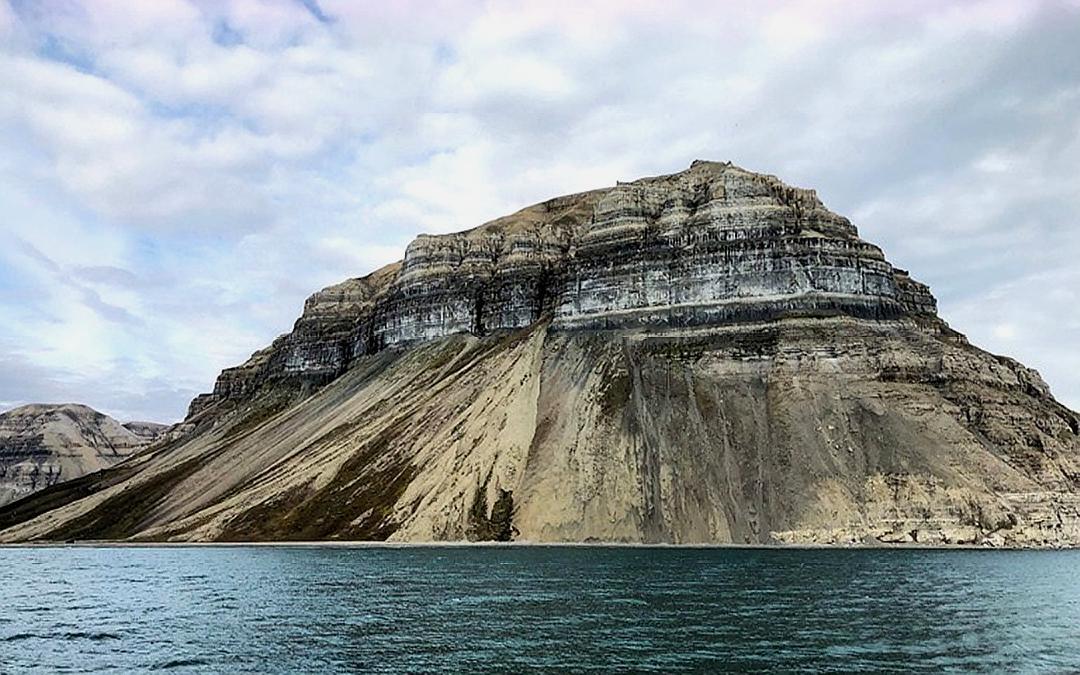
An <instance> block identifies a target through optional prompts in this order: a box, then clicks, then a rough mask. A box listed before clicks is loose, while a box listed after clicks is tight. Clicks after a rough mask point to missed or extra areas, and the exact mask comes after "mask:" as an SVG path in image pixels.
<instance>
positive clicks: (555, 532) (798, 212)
mask: <svg viewBox="0 0 1080 675" xmlns="http://www.w3.org/2000/svg"><path fill="white" fill-rule="evenodd" d="M936 312H937V310H936V301H935V299H934V297H933V296H932V294H931V293H930V290H929V289H928V288H927V287H926V286H925V285H923V284H921V283H919V282H917V281H915V280H914V279H912V278H911V276H910V275H909V274H908V273H907V272H905V271H903V270H900V269H897V268H895V267H893V266H892V265H891V264H890V263H889V262H888V260H886V258H885V256H884V254H883V253H882V251H881V250H880V249H879V248H878V247H876V246H874V245H873V244H871V243H868V242H866V241H863V240H862V239H860V238H859V236H858V233H857V231H856V228H855V227H854V226H853V225H852V224H851V223H850V222H849V221H848V220H847V219H846V218H844V217H842V216H839V215H837V214H835V213H832V212H831V211H829V210H828V209H827V208H826V207H825V206H824V205H823V204H822V202H821V201H820V200H819V199H818V198H817V196H816V194H815V193H814V192H813V191H812V190H805V189H800V188H794V187H790V186H787V185H785V184H784V183H782V182H781V181H780V180H779V179H777V178H776V177H774V176H769V175H763V174H758V173H753V172H750V171H746V170H744V169H741V168H739V167H737V166H734V165H732V164H730V163H717V162H695V163H694V164H692V165H691V166H690V168H689V169H687V170H685V171H682V172H679V173H676V174H672V175H668V176H659V177H653V178H644V179H641V180H636V181H633V182H630V183H619V184H617V185H616V186H614V187H611V188H607V189H602V190H594V191H591V192H584V193H580V194H575V195H570V196H565V197H559V198H556V199H552V200H549V201H546V202H543V203H540V204H536V205H534V206H530V207H528V208H526V209H523V210H522V211H519V212H517V213H514V214H512V215H510V216H506V217H504V218H500V219H498V220H495V221H492V222H489V223H486V224H484V225H481V226H480V227H477V228H475V229H473V230H469V231H466V232H462V233H458V234H452V235H442V236H426V235H425V236H421V237H419V238H418V239H416V240H415V241H414V242H413V243H412V244H411V245H410V246H409V247H408V249H407V251H406V254H405V258H404V260H403V261H401V262H400V263H397V264H394V265H390V266H388V267H385V268H383V269H381V270H378V271H377V272H374V273H373V274H370V275H368V276H366V277H363V278H358V279H350V280H348V281H345V282H343V283H341V284H338V285H336V286H332V287H330V288H327V289H324V290H322V291H320V292H318V293H316V294H315V295H313V296H312V297H311V298H310V299H309V300H308V301H307V302H306V304H305V306H304V311H303V314H302V315H301V316H300V318H299V319H298V320H297V322H296V324H295V326H294V327H293V330H292V331H291V332H290V333H288V334H286V335H283V336H282V337H280V338H278V339H277V340H275V341H274V342H273V344H271V345H270V346H269V347H267V348H265V349H263V350H261V351H259V352H257V353H255V354H254V355H253V356H252V357H251V358H250V359H249V360H248V361H247V362H246V363H244V364H243V365H240V366H238V367H235V368H230V369H227V370H225V371H224V372H223V373H222V374H221V376H220V377H219V378H218V380H217V382H216V384H215V386H214V389H213V391H212V392H211V393H209V394H204V395H202V396H199V397H198V398H196V399H195V400H194V401H193V402H192V404H191V406H190V410H189V415H188V417H187V419H186V420H185V422H184V423H183V425H182V426H181V427H180V428H179V429H178V430H177V432H175V433H177V434H178V435H179V437H178V438H176V439H175V440H173V441H171V442H168V443H164V444H161V445H159V446H158V447H156V448H154V449H152V450H150V451H147V452H144V453H141V454H139V455H138V456H136V457H134V458H132V459H131V460H130V461H128V462H125V463H124V464H122V465H120V466H118V467H116V468H114V469H112V470H109V471H105V472H102V473H100V474H96V475H94V476H89V477H85V478H83V479H79V480H76V481H72V482H70V483H65V484H62V485H59V486H56V487H53V488H51V489H49V490H46V491H44V492H43V493H41V494H40V495H38V496H37V497H35V498H33V499H29V500H24V501H22V502H19V503H18V504H15V505H12V506H9V507H8V508H6V509H0V530H2V531H0V540H4V541H18V540H28V539H71V538H78V539H124V538H131V539H137V540H181V541H191V540H195V541H246V540H287V539H293V540H304V539H313V540H321V539H346V540H370V539H391V540H400V541H430V540H466V539H468V540H517V541H616V542H676V543H690V542H717V543H723V542H736V543H820V544H848V543H885V544H888V543H902V542H918V543H920V544H927V543H931V544H933V543H943V544H963V543H982V544H987V545H1008V546H1027V545H1036V546H1045V545H1066V544H1075V543H1077V542H1078V541H1080V417H1078V415H1077V414H1076V413H1074V412H1072V411H1070V410H1068V409H1067V408H1065V407H1063V406H1062V405H1060V404H1059V403H1057V402H1056V401H1055V400H1054V398H1053V397H1052V396H1051V394H1050V391H1049V389H1048V388H1047V386H1046V384H1045V383H1044V382H1043V380H1042V379H1041V378H1040V377H1039V375H1038V374H1037V373H1036V372H1035V371H1033V370H1031V369H1029V368H1026V367H1024V366H1023V365H1021V364H1019V363H1017V362H1016V361H1013V360H1012V359H1009V358H1005V357H1000V356H994V355H992V354H989V353H986V352H984V351H982V350H980V349H978V348H976V347H974V346H972V345H971V344H969V342H968V341H967V340H966V339H965V338H964V336H963V335H961V334H960V333H958V332H956V331H955V330H953V329H952V328H950V327H949V326H948V325H946V324H945V322H943V321H942V320H941V319H940V318H939V317H938V316H937V313H936Z"/></svg>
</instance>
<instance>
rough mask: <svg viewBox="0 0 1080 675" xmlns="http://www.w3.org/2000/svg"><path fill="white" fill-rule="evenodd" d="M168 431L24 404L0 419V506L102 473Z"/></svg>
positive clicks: (84, 410)
mask: <svg viewBox="0 0 1080 675" xmlns="http://www.w3.org/2000/svg"><path fill="white" fill-rule="evenodd" d="M167 428H168V427H166V426H164V425H161V424H154V423H151V422H128V423H127V424H120V423H119V422H117V421H116V420H114V419H113V418H111V417H109V416H108V415H104V414H102V413H99V412H97V411H96V410H93V409H91V408H88V407H86V406H83V405H72V404H68V405H40V404H36V405H26V406H22V407H20V408H15V409H14V410H9V411H7V412H5V413H2V414H0V505H2V504H7V503H8V502H12V501H15V500H17V499H21V498H22V497H25V496H27V495H29V494H31V493H33V492H36V491H38V490H43V489H45V488H47V487H49V486H51V485H55V484H57V483H59V482H61V481H66V480H71V479H73V478H79V477H80V476H83V475H86V474H88V473H93V472H95V471H100V470H101V469H105V468H108V467H110V466H113V465H115V464H117V463H118V462H120V461H122V460H124V459H126V458H127V457H129V456H130V455H131V454H132V453H133V452H135V451H137V450H140V449H142V448H144V447H146V446H147V445H149V444H151V443H152V442H154V441H155V440H157V439H158V438H159V437H161V436H162V435H163V434H164V433H165V431H166V430H167Z"/></svg>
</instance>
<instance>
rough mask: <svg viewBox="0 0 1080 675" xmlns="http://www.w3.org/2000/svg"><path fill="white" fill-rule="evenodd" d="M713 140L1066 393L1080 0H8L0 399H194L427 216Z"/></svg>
mask: <svg viewBox="0 0 1080 675" xmlns="http://www.w3.org/2000/svg"><path fill="white" fill-rule="evenodd" d="M699 158H700V159H712V160H718V161H725V160H730V161H733V162H735V163H736V164H738V165H740V166H743V167H745V168H747V169H751V170H755V171H761V172H764V173H771V174H775V175H777V176H779V177H780V178H781V179H783V180H784V181H785V182H787V183H789V184H792V185H798V186H801V187H810V188H814V189H816V190H817V191H818V194H819V196H820V197H821V198H822V200H823V201H824V202H825V204H826V205H827V206H828V207H829V208H830V209H832V210H833V211H836V212H838V213H841V214H843V215H846V216H848V217H849V218H851V219H852V220H853V222H854V223H855V224H856V225H857V226H858V227H859V230H860V232H861V234H862V236H863V237H864V238H866V239H867V240H869V241H872V242H874V243H876V244H878V245H880V246H881V247H882V248H883V249H884V250H885V252H886V254H887V256H888V257H889V259H890V260H891V261H892V262H893V263H894V264H895V265H897V266H899V267H902V268H905V269H909V270H911V271H912V274H913V276H915V277H916V278H918V279H919V280H921V281H924V282H926V283H928V284H930V285H931V287H932V289H933V290H934V292H935V294H936V295H937V297H938V299H939V301H940V308H941V314H942V316H943V317H944V318H945V319H946V320H947V321H948V322H949V323H950V324H951V325H952V326H953V327H954V328H956V329H958V330H960V331H961V332H963V333H965V334H966V335H968V337H969V338H970V339H971V340H972V342H974V343H975V344H977V345H979V346H981V347H983V348H986V349H988V350H990V351H993V352H995V353H1002V354H1007V355H1010V356H1013V357H1015V358H1017V359H1019V360H1021V361H1022V362H1024V363H1025V364H1027V365H1029V366H1032V367H1035V368H1037V369H1038V370H1039V371H1040V372H1041V373H1042V375H1043V376H1044V378H1045V379H1046V380H1047V382H1049V384H1050V385H1051V388H1052V390H1053V391H1054V393H1055V394H1056V395H1057V396H1058V398H1059V399H1060V400H1062V401H1063V402H1064V403H1066V404H1067V405H1070V406H1071V407H1072V408H1073V409H1080V350H1078V349H1077V346H1078V345H1080V310H1078V307H1080V173H1078V167H1080V0H1075V1H1074V0H1046V1H1045V2H1039V1H1037V0H1032V1H1030V2H1028V1H1024V0H1005V1H993V0H991V1H987V2H945V1H942V0H932V1H926V2H922V1H919V0H912V1H905V2H902V3H871V2H863V1H859V2H847V1H839V0H834V1H822V2H772V1H757V2H688V1H680V0H668V1H665V2H660V1H656V2H645V1H640V0H617V1H615V0H604V1H596V2H594V1H592V0H575V1H574V2H573V3H558V2H550V1H544V2H516V3H502V2H446V1H442V2H440V1H438V0H434V1H426V2H394V3H390V2H383V1H378V2H376V1H370V2H368V1H357V0H351V1H350V0H127V1H123V0H38V1H36V2H34V1H30V0H0V237H2V245H0V409H6V408H10V407H13V406H16V405H19V404H23V403H28V402H68V401H71V402H80V403H85V404H88V405H91V406H93V407H95V408H97V409H99V410H102V411H103V412H107V413H110V414H112V415H114V416H116V417H118V418H120V419H122V420H130V419H147V420H155V421H163V422H171V421H175V420H178V419H180V418H182V417H183V415H184V412H185V410H186V407H187V404H188V402H189V401H190V399H191V398H192V397H193V396H195V395H196V394H197V393H199V392H204V391H209V390H210V389H211V388H212V385H213V381H214V378H215V377H216V375H217V373H218V371H220V370H221V369H222V368H225V367H228V366H231V365H236V364H238V363H240V362H242V361H244V360H245V359H246V358H247V356H248V355H249V354H251V353H252V352H253V351H255V350H256V349H259V348H261V347H263V346H265V345H266V344H268V343H269V342H270V341H271V340H272V339H273V338H274V337H275V336H276V335H278V334H280V333H283V332H287V331H288V330H289V328H290V327H291V325H292V322H293V321H294V320H295V318H296V317H297V316H298V315H299V313H300V310H301V307H302V305H303V301H304V299H305V298H306V297H307V296H308V295H310V294H311V293H312V292H314V291H315V290H317V289H319V288H321V287H324V286H327V285H329V284H332V283H336V282H338V281H341V280H343V279H346V278H349V277H355V276H361V275H363V274H366V273H368V272H370V271H372V270H374V269H376V268H377V267H379V266H381V265H382V264H384V263H387V262H391V261H393V260H395V259H397V258H398V257H400V255H401V254H402V252H403V250H404V247H405V245H406V244H407V243H408V242H409V241H410V240H411V239H412V238H413V237H414V236H415V235H416V234H418V233H421V232H451V231H455V230H460V229H465V228H468V227H472V226H475V225H478V224H480V223H482V222H484V221H486V220H490V219H492V218H494V217H497V216H500V215H503V214H506V213H509V212H512V211H514V210H516V209H518V208H520V207H522V206H525V205H527V204H530V203H534V202H537V201H540V200H543V199H546V198H549V197H552V196H556V195H560V194H565V193H570V192H577V191H581V190H585V189H591V188H596V187H603V186H607V185H613V184H614V183H615V182H616V181H618V180H632V179H634V178H638V177H641V176H647V175H656V174H661V173H669V172H674V171H679V170H681V169H684V168H686V167H687V166H689V164H690V162H691V161H692V160H694V159H699Z"/></svg>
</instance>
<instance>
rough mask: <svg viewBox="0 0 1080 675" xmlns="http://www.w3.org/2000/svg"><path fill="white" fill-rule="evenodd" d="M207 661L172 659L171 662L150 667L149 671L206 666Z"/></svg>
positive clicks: (208, 663)
mask: <svg viewBox="0 0 1080 675" xmlns="http://www.w3.org/2000/svg"><path fill="white" fill-rule="evenodd" d="M208 665H210V662H209V661H204V660H202V659H173V660H172V661H166V662H165V663H158V664H155V665H153V666H150V670H172V669H173V668H189V667H192V666H208Z"/></svg>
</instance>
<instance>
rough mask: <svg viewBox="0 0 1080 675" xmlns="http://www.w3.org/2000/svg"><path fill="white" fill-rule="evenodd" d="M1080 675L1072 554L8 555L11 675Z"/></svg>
mask: <svg viewBox="0 0 1080 675" xmlns="http://www.w3.org/2000/svg"><path fill="white" fill-rule="evenodd" d="M148 670H171V671H173V672H228V673H232V672H251V673H297V672H305V673H306V672H355V671H361V672H432V671H446V672H477V671H497V672H521V671H550V672H612V671H621V672H626V671H653V672H681V671H705V672H713V671H719V670H775V671H781V672H799V671H804V672H823V671H824V672H832V671H898V672H899V671H903V672H912V671H933V672H939V671H949V670H954V671H971V670H975V671H985V672H1080V552H1073V551H1061V552H1053V551H1046V552H1035V551H1031V552H1002V551H930V550H743V549H717V548H713V549H687V548H641V547H627V548H613V547H459V548H439V547H407V548H371V547H363V548H340V547H317V546H313V547H273V546H253V547H237V548H212V547H193V548H174V547H158V548H155V547H147V548H126V547H125V548H104V547H103V548H89V547H70V548H4V549H0V672H3V673H18V672H24V671H41V672H49V673H53V672H131V671H139V672H141V671H148Z"/></svg>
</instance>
